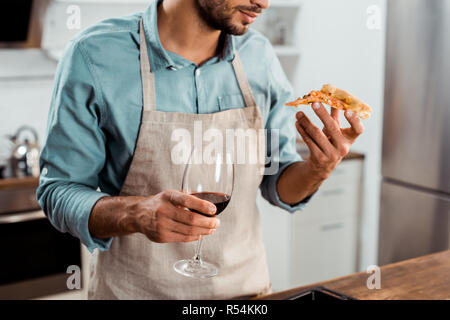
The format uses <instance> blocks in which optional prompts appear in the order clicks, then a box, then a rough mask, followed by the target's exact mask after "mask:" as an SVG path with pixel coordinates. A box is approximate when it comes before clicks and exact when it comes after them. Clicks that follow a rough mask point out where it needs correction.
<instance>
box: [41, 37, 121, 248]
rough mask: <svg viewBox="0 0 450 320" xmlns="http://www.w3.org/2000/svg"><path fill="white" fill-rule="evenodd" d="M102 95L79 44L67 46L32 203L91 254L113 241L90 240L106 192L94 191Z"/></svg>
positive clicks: (101, 156)
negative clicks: (93, 213) (93, 215)
mask: <svg viewBox="0 0 450 320" xmlns="http://www.w3.org/2000/svg"><path fill="white" fill-rule="evenodd" d="M101 106H103V101H102V96H101V93H100V92H99V91H98V87H97V85H96V81H95V78H94V76H93V73H92V72H91V66H90V65H89V60H88V57H87V55H85V54H84V51H83V50H82V46H81V43H79V42H78V43H75V42H71V43H70V44H69V45H68V47H67V48H66V50H65V53H64V56H63V58H62V59H61V61H60V64H59V66H58V69H57V72H56V77H55V87H54V91H53V96H52V101H51V105H50V111H49V116H48V123H47V139H46V142H45V144H44V147H43V149H42V152H41V156H40V162H39V164H40V170H41V175H40V181H39V187H38V189H37V200H38V201H39V204H40V205H41V207H42V209H43V211H44V212H45V214H46V215H47V217H48V219H49V220H50V222H51V223H52V225H53V226H54V227H56V228H57V229H58V230H59V231H61V232H69V233H70V234H72V235H73V236H75V237H77V238H79V239H80V240H81V242H82V243H83V244H85V245H86V247H87V248H88V249H89V251H91V252H92V251H93V250H94V249H95V248H98V249H99V250H101V251H105V250H108V249H109V246H110V245H111V242H112V238H108V239H96V238H93V237H91V235H90V233H89V228H88V221H89V216H90V213H91V211H92V208H93V207H94V205H95V203H96V202H97V201H98V200H99V199H100V198H102V197H105V196H108V194H105V193H102V192H97V191H96V190H97V188H98V185H99V179H98V175H99V172H100V171H101V170H102V168H103V166H104V163H105V135H104V133H103V132H102V130H101V123H102V121H103V120H104V117H103V115H102V109H101Z"/></svg>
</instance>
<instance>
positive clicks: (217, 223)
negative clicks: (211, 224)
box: [215, 219, 220, 228]
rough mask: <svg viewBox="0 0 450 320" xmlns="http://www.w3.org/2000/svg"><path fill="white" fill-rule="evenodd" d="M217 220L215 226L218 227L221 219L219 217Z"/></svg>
mask: <svg viewBox="0 0 450 320" xmlns="http://www.w3.org/2000/svg"><path fill="white" fill-rule="evenodd" d="M216 220H217V221H216V226H215V228H218V227H219V226H220V220H219V219H216Z"/></svg>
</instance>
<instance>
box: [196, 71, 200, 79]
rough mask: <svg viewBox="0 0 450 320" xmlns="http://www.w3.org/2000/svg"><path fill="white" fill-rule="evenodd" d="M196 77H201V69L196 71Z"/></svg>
mask: <svg viewBox="0 0 450 320" xmlns="http://www.w3.org/2000/svg"><path fill="white" fill-rule="evenodd" d="M195 75H196V76H197V77H198V76H199V75H200V69H197V70H195Z"/></svg>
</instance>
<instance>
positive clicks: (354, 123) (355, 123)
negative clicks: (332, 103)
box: [344, 110, 364, 139]
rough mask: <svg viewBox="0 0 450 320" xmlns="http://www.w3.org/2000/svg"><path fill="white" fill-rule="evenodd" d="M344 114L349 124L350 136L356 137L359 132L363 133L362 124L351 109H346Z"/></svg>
mask: <svg viewBox="0 0 450 320" xmlns="http://www.w3.org/2000/svg"><path fill="white" fill-rule="evenodd" d="M344 115H345V118H346V119H347V121H348V123H350V126H351V138H353V139H356V138H357V137H358V136H359V135H360V134H361V133H363V131H364V126H363V124H362V123H361V120H359V118H358V116H357V115H356V114H355V113H354V112H353V111H350V110H347V111H346V112H345V114H344Z"/></svg>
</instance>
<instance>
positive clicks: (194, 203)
mask: <svg viewBox="0 0 450 320" xmlns="http://www.w3.org/2000/svg"><path fill="white" fill-rule="evenodd" d="M164 196H165V197H166V198H167V200H169V201H170V202H171V203H172V204H174V205H177V206H182V207H185V208H188V209H193V210H197V211H199V212H201V213H204V214H207V215H210V216H212V215H214V214H215V213H216V210H217V208H216V206H215V205H214V204H213V203H211V202H209V201H206V200H202V199H200V198H197V197H195V196H193V195H189V194H185V193H183V192H181V191H177V190H167V191H164Z"/></svg>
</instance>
